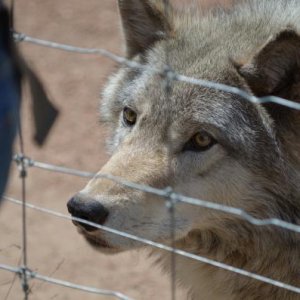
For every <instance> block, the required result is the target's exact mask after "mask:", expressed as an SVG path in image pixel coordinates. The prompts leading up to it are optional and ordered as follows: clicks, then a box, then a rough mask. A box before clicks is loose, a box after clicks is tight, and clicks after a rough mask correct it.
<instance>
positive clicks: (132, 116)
mask: <svg viewBox="0 0 300 300" xmlns="http://www.w3.org/2000/svg"><path fill="white" fill-rule="evenodd" d="M136 118H137V114H136V112H135V111H134V110H132V109H131V108H129V107H124V109H123V121H124V123H125V124H126V125H127V126H133V125H134V124H135V123H136Z"/></svg>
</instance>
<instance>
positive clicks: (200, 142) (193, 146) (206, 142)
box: [183, 131, 216, 152]
mask: <svg viewBox="0 0 300 300" xmlns="http://www.w3.org/2000/svg"><path fill="white" fill-rule="evenodd" d="M215 143H216V140H215V139H214V138H213V137H212V136H211V135H210V134H209V133H207V132H205V131H201V132H198V133H196V134H195V135H194V136H193V137H192V138H191V139H190V140H189V141H188V142H187V144H186V145H185V146H184V149H183V150H184V151H195V152H201V151H206V150H208V149H209V148H211V147H212V146H213V145H214V144H215Z"/></svg>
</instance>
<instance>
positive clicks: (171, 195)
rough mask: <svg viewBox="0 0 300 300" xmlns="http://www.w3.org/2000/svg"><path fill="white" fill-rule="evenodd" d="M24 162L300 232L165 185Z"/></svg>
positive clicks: (255, 223)
mask: <svg viewBox="0 0 300 300" xmlns="http://www.w3.org/2000/svg"><path fill="white" fill-rule="evenodd" d="M14 160H15V161H16V162H17V164H19V163H20V155H18V154H17V155H15V156H14ZM24 161H25V163H26V165H27V166H28V167H35V168H38V169H42V170H46V171H51V172H56V173H62V174H66V175H72V176H77V177H83V178H104V179H107V180H111V181H114V182H116V183H119V184H121V185H123V186H125V187H127V188H130V189H135V190H138V191H142V192H146V193H148V194H153V195H156V196H160V197H162V198H168V199H171V200H172V201H174V202H175V203H176V202H177V203H180V202H182V203H186V204H191V205H196V206H200V207H204V208H207V209H212V210H217V211H220V212H225V213H228V214H232V215H236V216H238V217H240V218H242V219H244V220H245V221H248V222H249V223H251V224H253V225H256V226H270V225H272V226H276V227H280V228H283V229H286V230H290V231H294V232H296V233H300V225H296V224H292V223H289V222H286V221H283V220H280V219H277V218H268V219H258V218H255V217H253V216H251V215H250V214H248V213H247V212H246V211H245V210H243V209H241V208H237V207H232V206H228V205H224V204H218V203H214V202H211V201H206V200H201V199H197V198H192V197H187V196H184V195H181V194H178V193H175V192H174V191H173V190H172V189H171V188H170V187H167V188H165V189H157V188H153V187H151V186H147V185H143V184H139V183H135V182H131V181H128V180H125V179H123V178H121V177H118V176H114V175H111V174H103V173H102V174H101V173H92V172H85V171H80V170H76V169H71V168H66V167H62V166H57V165H54V164H49V163H45V162H40V161H35V160H33V159H31V158H25V160H24Z"/></svg>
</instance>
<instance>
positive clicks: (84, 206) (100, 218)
mask: <svg viewBox="0 0 300 300" xmlns="http://www.w3.org/2000/svg"><path fill="white" fill-rule="evenodd" d="M67 207H68V211H69V213H70V214H71V215H72V216H73V217H76V218H80V219H84V220H87V221H90V222H93V223H97V224H99V225H102V224H104V223H105V221H106V219H107V217H108V210H107V209H106V208H105V207H104V206H103V205H102V204H101V203H100V202H99V201H96V200H93V199H90V198H87V197H85V196H81V195H80V196H77V195H76V196H74V197H73V198H72V199H70V200H69V201H68V204H67ZM77 223H78V222H75V224H77ZM80 226H82V227H83V228H85V229H86V230H87V231H94V230H97V228H96V227H93V226H90V225H87V224H84V223H80Z"/></svg>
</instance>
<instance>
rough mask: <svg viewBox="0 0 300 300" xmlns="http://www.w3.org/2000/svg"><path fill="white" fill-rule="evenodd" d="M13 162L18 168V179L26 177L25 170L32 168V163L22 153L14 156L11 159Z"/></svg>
mask: <svg viewBox="0 0 300 300" xmlns="http://www.w3.org/2000/svg"><path fill="white" fill-rule="evenodd" d="M13 160H14V161H15V162H16V164H17V166H18V168H19V174H20V177H21V178H25V177H27V168H28V167H31V166H33V161H32V160H31V159H30V158H28V157H26V156H25V155H24V154H22V153H20V154H16V155H15V156H14V157H13Z"/></svg>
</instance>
